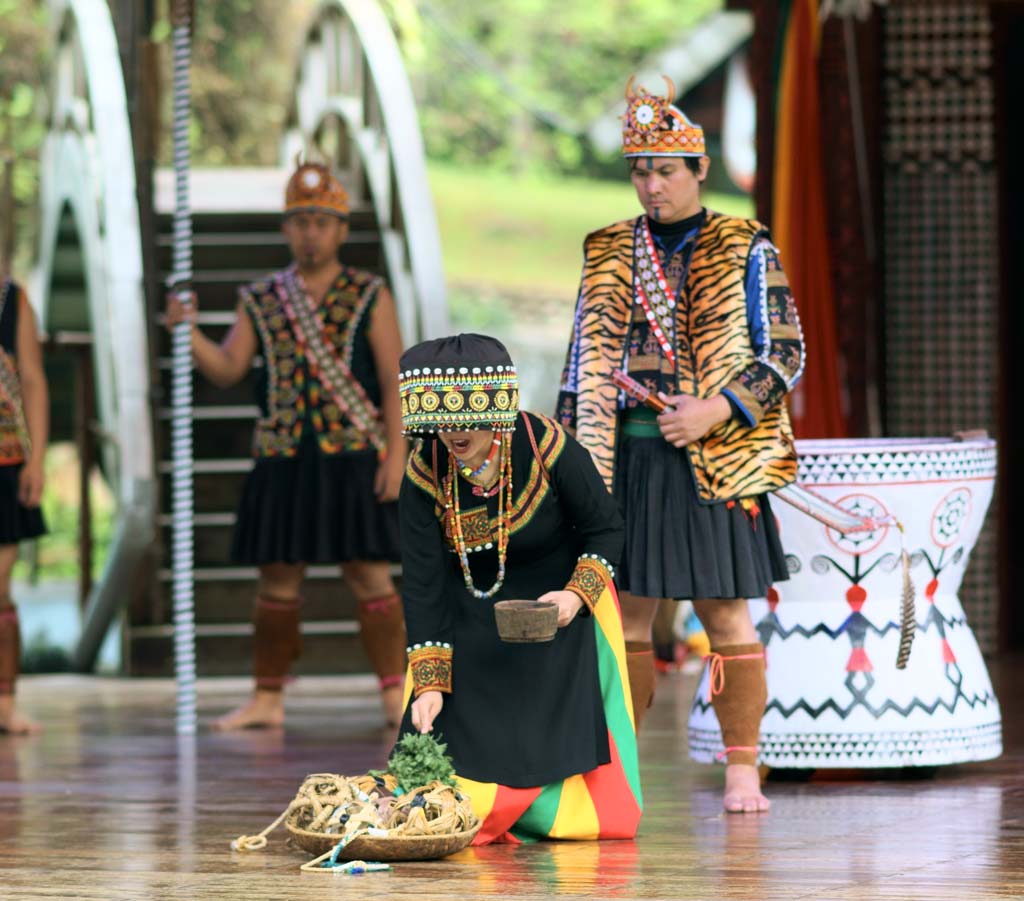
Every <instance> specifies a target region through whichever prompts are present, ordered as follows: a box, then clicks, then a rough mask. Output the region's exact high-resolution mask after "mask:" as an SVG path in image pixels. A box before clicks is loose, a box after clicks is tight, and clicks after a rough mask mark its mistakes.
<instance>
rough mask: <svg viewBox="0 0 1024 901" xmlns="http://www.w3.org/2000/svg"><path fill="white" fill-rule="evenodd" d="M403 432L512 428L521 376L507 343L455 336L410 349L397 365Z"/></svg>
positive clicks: (484, 337)
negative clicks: (518, 373) (513, 362)
mask: <svg viewBox="0 0 1024 901" xmlns="http://www.w3.org/2000/svg"><path fill="white" fill-rule="evenodd" d="M398 368H399V373H398V392H399V394H400V395H401V398H402V431H403V433H404V434H406V435H417V434H433V433H434V432H438V431H456V432H458V431H471V430H473V429H494V430H495V431H498V432H511V431H512V430H513V429H514V428H515V424H516V416H517V414H518V412H519V379H518V377H517V376H516V368H515V366H514V365H513V364H512V358H511V357H509V355H508V351H507V350H505V345H504V344H502V343H501V342H500V341H498V340H497V339H495V338H489V337H487V336H486V335H472V334H470V335H453V336H451V337H449V338H435V339H434V340H432V341H424V342H423V343H422V344H417V345H416V346H415V347H410V348H409V350H407V351H406V352H405V353H404V354H402V359H401V360H400V361H399V364H398Z"/></svg>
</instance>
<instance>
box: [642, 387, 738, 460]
mask: <svg viewBox="0 0 1024 901" xmlns="http://www.w3.org/2000/svg"><path fill="white" fill-rule="evenodd" d="M658 396H659V397H660V398H661V399H662V400H663V401H665V403H667V404H668V405H669V409H667V410H666V411H665V412H664V413H661V414H659V416H658V427H659V428H660V429H661V435H662V437H663V438H664V439H665V440H666V441H667V442H668V443H669V444H671V445H672V446H673V447H686V445H687V444H689V443H690V442H692V441H697V440H698V439H700V438H703V437H704V436H705V435H706V434H707V433H708V432H710V431H711V430H712V429H713V428H714V427H715V426H717V425H719V424H720V423H723V422H726V421H727V420H728V419H729V418H730V417H731V416H732V407H731V406H730V405H729V401H728V400H727V399H726V398H725V396H724V395H722V394H718V395H716V396H715V397H709V398H707V399H706V400H701V399H700V398H699V397H693V396H692V395H690V394H662V393H661V392H660V391H659V392H658Z"/></svg>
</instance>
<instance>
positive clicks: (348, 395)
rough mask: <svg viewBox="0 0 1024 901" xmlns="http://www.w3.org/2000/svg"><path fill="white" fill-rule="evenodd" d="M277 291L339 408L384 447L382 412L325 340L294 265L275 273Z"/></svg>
mask: <svg viewBox="0 0 1024 901" xmlns="http://www.w3.org/2000/svg"><path fill="white" fill-rule="evenodd" d="M273 283H274V291H275V293H276V294H277V296H278V298H279V299H280V300H281V306H282V307H283V308H284V311H285V314H286V315H287V316H288V321H289V323H290V324H291V327H292V331H293V332H294V333H295V340H296V341H297V342H298V343H299V344H300V345H302V347H303V349H304V351H305V353H306V356H307V358H308V359H309V360H310V362H311V363H312V365H313V366H315V367H316V375H317V377H318V379H319V380H320V383H321V384H322V385H323V386H324V388H325V389H327V391H328V392H329V393H330V395H331V397H332V398H333V400H334V402H335V404H337V405H338V409H340V410H341V412H342V413H343V414H344V415H346V416H347V417H348V418H349V420H350V421H351V423H352V425H354V426H355V427H356V428H357V429H358V430H359V431H360V432H361V433H362V434H363V435H365V436H366V438H367V440H368V441H369V442H370V443H371V444H373V446H374V447H376V448H377V450H378V451H383V450H384V428H383V425H382V422H381V414H380V411H379V410H378V409H377V407H376V406H375V405H374V403H373V401H371V400H370V398H369V397H368V396H367V394H366V391H364V390H363V386H362V385H360V384H359V382H358V380H357V379H356V377H355V376H354V375H353V374H352V370H351V369H349V367H348V365H347V364H346V363H345V362H344V360H342V359H340V358H339V356H338V355H337V353H336V352H335V351H334V350H333V348H331V347H328V346H327V344H325V343H324V339H323V334H322V333H321V328H320V324H319V322H317V318H316V314H315V313H314V311H313V308H312V306H311V305H310V302H309V294H308V293H307V292H306V290H305V288H303V286H302V283H301V282H300V281H299V277H298V275H297V274H296V272H295V271H294V269H286V270H285V271H284V272H278V273H275V274H274V277H273Z"/></svg>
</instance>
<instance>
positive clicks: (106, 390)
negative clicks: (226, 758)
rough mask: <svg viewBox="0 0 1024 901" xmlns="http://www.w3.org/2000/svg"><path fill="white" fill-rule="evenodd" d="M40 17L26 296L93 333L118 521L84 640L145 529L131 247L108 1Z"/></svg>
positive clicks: (147, 492) (85, 655) (138, 308)
mask: <svg viewBox="0 0 1024 901" xmlns="http://www.w3.org/2000/svg"><path fill="white" fill-rule="evenodd" d="M50 12H51V21H52V22H53V26H54V36H53V46H54V47H55V58H54V65H53V79H54V80H53V88H52V92H51V98H50V103H51V106H50V127H49V133H48V135H47V138H46V142H45V144H44V146H43V152H42V165H41V177H40V185H41V188H40V194H41V198H40V199H41V205H42V217H41V218H42V225H41V233H40V245H39V265H38V269H37V271H36V273H35V276H34V286H33V288H34V290H33V291H32V294H33V296H34V297H35V298H36V303H37V306H38V313H39V318H40V321H41V323H42V325H43V327H44V329H46V330H47V331H57V330H61V329H72V330H80V331H89V332H91V334H92V342H93V360H94V365H95V372H96V386H97V408H98V412H99V417H100V426H101V429H102V436H103V443H102V455H103V462H104V468H105V471H106V474H107V477H108V479H109V481H110V483H111V487H112V490H113V492H114V494H115V496H116V498H117V501H118V512H117V517H118V520H117V523H116V528H115V536H114V544H113V546H112V548H111V552H110V555H109V557H108V560H107V564H106V568H105V570H104V573H103V576H102V578H101V580H100V581H99V583H98V584H97V586H96V588H95V589H94V591H93V594H92V596H91V597H90V600H89V611H88V613H87V617H86V626H87V627H86V631H87V632H88V631H89V630H90V628H93V626H91V625H90V624H95V628H96V629H102V630H103V631H105V629H106V626H107V625H109V622H110V617H109V616H104V615H102V613H100V615H99V616H97V615H95V614H96V613H97V612H100V611H102V610H104V609H105V608H109V609H110V610H111V611H113V610H115V609H116V605H117V603H118V601H119V600H123V598H124V597H126V596H127V594H128V588H127V584H128V580H130V579H131V577H132V576H133V575H134V570H135V567H136V565H137V563H138V560H139V558H140V556H141V553H142V551H143V550H144V549H145V547H146V546H147V545H148V544H149V542H150V541H151V539H152V535H153V529H154V496H155V491H154V465H153V447H152V436H153V430H152V423H151V414H150V403H149V394H150V391H149V383H150V377H149V362H148V339H147V325H146V305H145V300H144V295H143V283H142V273H143V270H142V240H141V234H140V228H139V210H138V204H137V201H136V192H135V165H134V154H133V150H132V136H131V128H130V125H129V120H128V105H127V100H126V96H125V88H124V78H123V75H122V72H121V62H120V54H119V51H118V45H117V39H116V36H115V32H114V26H113V22H112V21H111V18H110V11H109V8H108V6H107V3H106V2H105V0H52V2H51V6H50ZM69 213H70V218H71V220H72V221H73V228H71V229H69V228H68V227H67V226H68V222H67V219H68V214H69ZM69 232H70V233H71V240H70V241H69V240H68V236H69ZM69 250H70V253H76V252H77V253H78V254H79V255H80V260H79V263H80V266H81V269H82V273H83V279H82V282H83V283H82V285H81V286H80V290H72V291H70V292H69V291H67V290H64V291H59V290H54V283H55V277H59V269H60V263H61V261H62V259H63V258H66V257H67V255H68V253H69ZM118 595H120V597H118ZM110 605H114V606H110ZM111 615H112V612H111ZM93 640H95V646H96V648H97V649H98V645H99V640H102V633H101V634H99V635H98V636H89V635H83V639H82V643H80V645H79V650H78V652H77V653H76V663H78V664H79V665H82V666H88V665H89V664H90V663H91V660H90V657H91V656H92V655H94V653H95V651H94V649H92V648H91V645H92V643H93ZM90 651H91V653H90Z"/></svg>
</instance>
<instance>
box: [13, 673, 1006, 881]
mask: <svg viewBox="0 0 1024 901" xmlns="http://www.w3.org/2000/svg"><path fill="white" fill-rule="evenodd" d="M993 675H994V677H995V679H996V683H997V689H998V688H999V687H1000V686H1001V687H1002V691H1001V692H1000V697H1001V698H1002V699H1003V703H1004V716H1005V718H1006V722H1007V729H1006V744H1007V751H1006V754H1005V755H1004V757H1003V758H1002V759H1001V760H999V761H995V762H992V763H987V764H979V765H974V766H965V767H957V768H947V769H944V770H941V771H940V772H939V773H938V775H937V776H936V777H935V778H933V779H926V780H919V781H877V780H869V779H860V778H851V777H849V776H847V777H846V778H833V779H831V780H830V781H822V782H811V783H808V784H792V783H786V784H773V785H770V786H769V788H770V793H771V797H772V800H773V805H774V806H773V809H772V812H771V813H770V814H768V815H767V816H761V817H738V816H725V815H724V814H722V813H720V812H719V791H720V780H721V773H720V771H718V770H715V769H712V768H707V767H702V766H698V765H696V764H692V763H690V762H689V761H688V760H687V759H686V756H685V750H684V749H685V734H686V718H687V712H688V706H689V701H690V696H691V692H692V690H693V678H692V677H682V676H678V675H677V676H668V677H663V678H662V679H661V682H660V684H659V693H658V697H657V700H656V702H655V707H654V709H653V711H652V713H651V716H650V717H649V719H648V721H647V724H645V730H644V733H643V735H642V736H641V762H642V764H643V779H644V790H645V794H646V800H647V807H646V813H645V816H644V820H643V823H642V826H641V833H640V836H639V838H638V839H637V840H636V841H635V842H605V843H596V842H595V843H551V844H543V845H533V846H528V847H527V846H523V847H511V846H491V847H488V848H482V849H470V850H468V851H465V852H463V853H462V854H460V855H458V856H456V857H453V858H449V859H448V860H445V861H440V862H434V863H420V864H399V865H397V866H396V868H395V869H394V870H393V871H392V872H390V873H382V874H372V875H366V876H358V877H343V876H333V875H320V874H305V873H300V872H299V870H298V866H299V864H300V863H301V862H303V861H304V860H305V859H306V858H305V857H304V855H302V854H301V852H298V851H295V850H292V849H290V848H289V847H288V846H287V845H286V844H285V839H284V835H285V834H284V832H283V831H281V832H279V833H276V834H275V836H273V837H272V840H271V845H270V847H269V848H268V849H267V850H265V851H263V852H260V853H256V854H237V853H233V852H231V851H230V850H229V848H228V843H229V841H230V839H232V838H233V837H234V836H236V835H238V834H240V833H243V832H244V833H254V832H257V831H259V830H260V829H261V828H262V827H263V826H265V825H267V824H269V823H270V822H271V821H272V820H273V819H274V817H275V816H276V815H277V814H278V813H279V812H280V811H281V810H282V809H283V808H284V807H285V806H286V805H287V803H288V802H289V800H290V799H291V798H292V796H293V794H294V792H295V789H296V788H297V787H298V785H299V783H300V781H301V780H302V778H303V777H304V776H305V775H306V774H307V773H310V772H321V771H333V772H344V773H353V772H364V771H365V770H366V769H367V768H370V767H379V766H380V765H381V764H382V763H383V761H384V758H385V754H386V752H387V749H388V746H389V738H388V736H387V735H386V734H385V733H384V731H383V730H382V729H381V727H380V722H381V719H380V716H379V714H378V711H377V709H376V705H375V701H374V697H373V686H372V683H371V682H370V680H369V679H366V678H362V677H359V678H355V679H353V678H348V679H341V678H337V679H335V678H308V679H303V680H301V681H300V682H298V683H297V684H296V685H295V686H294V687H293V689H292V690H291V691H290V694H289V716H290V721H289V729H288V731H287V732H276V733H244V734H231V735H219V734H212V733H209V732H204V733H203V734H201V735H200V736H198V738H196V739H195V740H194V742H193V743H190V742H187V741H185V742H179V740H178V739H177V738H176V737H175V736H174V734H173V716H172V707H173V700H174V690H173V684H172V683H170V682H168V681H162V680H161V681H144V680H135V681H128V680H115V679H100V678H82V677H65V676H49V677H35V678H26V679H24V680H23V681H22V683H21V685H20V697H21V698H22V701H23V706H24V708H25V710H26V712H29V713H31V714H32V715H33V716H35V717H37V718H39V719H40V720H42V721H44V722H45V724H46V726H47V731H46V733H45V734H44V735H42V736H41V737H38V738H8V737H0V898H2V899H19V901H20V899H23V898H64V899H79V898H82V899H104V901H121V899H149V898H159V899H178V898H182V899H185V898H187V899H204V898H218V899H235V898H237V899H245V901H264V899H275V901H276V899H291V898H295V899H300V898H301V899H312V898H318V899H319V898H359V899H365V898H398V899H402V898H410V899H412V898H415V899H417V901H427V899H434V898H437V899H441V898H472V899H476V898H490V897H504V898H508V899H542V898H543V899H546V898H602V899H628V898H659V899H677V898H695V899H704V898H708V899H710V898H730V899H740V898H742V899H764V901H767V899H785V901H792V899H821V898H828V899H861V898H863V899H869V898H870V899H938V898H950V899H958V901H969V899H997V898H1021V897H1024V766H1022V764H1024V727H1022V726H1021V723H1022V722H1024V718H1022V716H1021V714H1022V713H1024V701H1022V698H1021V693H1020V692H1019V689H1018V688H1017V686H1018V685H1019V684H1020V681H1021V678H1022V677H1024V660H1017V661H1015V662H1013V663H1004V664H1000V665H997V666H995V667H994V673H993ZM244 689H245V682H244V681H242V680H207V681H204V682H203V683H201V688H200V691H201V715H202V716H203V718H204V720H206V721H208V719H209V718H210V717H212V716H213V715H215V714H216V713H219V712H221V711H223V710H224V709H226V708H227V706H228V705H229V704H230V703H232V702H233V701H235V700H236V699H237V697H238V696H240V695H241V694H242V692H244Z"/></svg>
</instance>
